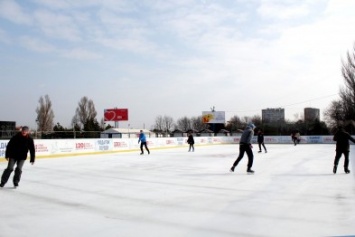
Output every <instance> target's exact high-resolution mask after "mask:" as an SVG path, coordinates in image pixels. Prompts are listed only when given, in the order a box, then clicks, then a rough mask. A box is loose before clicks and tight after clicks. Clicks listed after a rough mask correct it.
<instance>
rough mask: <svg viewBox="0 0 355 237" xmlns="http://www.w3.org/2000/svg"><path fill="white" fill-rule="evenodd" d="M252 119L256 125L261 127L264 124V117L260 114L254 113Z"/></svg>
mask: <svg viewBox="0 0 355 237" xmlns="http://www.w3.org/2000/svg"><path fill="white" fill-rule="evenodd" d="M251 121H252V122H253V123H254V124H255V126H257V127H260V126H262V119H261V116H260V115H254V116H253V117H252V118H251Z"/></svg>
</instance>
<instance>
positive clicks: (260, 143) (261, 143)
mask: <svg viewBox="0 0 355 237" xmlns="http://www.w3.org/2000/svg"><path fill="white" fill-rule="evenodd" d="M261 145H262V146H263V147H264V150H265V151H266V147H265V144H264V143H263V142H259V151H261Z"/></svg>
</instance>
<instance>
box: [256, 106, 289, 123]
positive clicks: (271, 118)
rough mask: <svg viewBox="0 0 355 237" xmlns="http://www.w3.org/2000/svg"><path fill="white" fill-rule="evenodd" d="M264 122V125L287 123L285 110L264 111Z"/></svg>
mask: <svg viewBox="0 0 355 237" xmlns="http://www.w3.org/2000/svg"><path fill="white" fill-rule="evenodd" d="M262 122H263V123H278V122H285V109H283V108H273V109H263V110H262Z"/></svg>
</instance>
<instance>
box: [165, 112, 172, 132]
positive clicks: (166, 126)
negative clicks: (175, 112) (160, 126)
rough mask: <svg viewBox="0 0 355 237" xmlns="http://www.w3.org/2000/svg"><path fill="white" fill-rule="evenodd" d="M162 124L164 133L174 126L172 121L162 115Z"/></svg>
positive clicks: (170, 118)
mask: <svg viewBox="0 0 355 237" xmlns="http://www.w3.org/2000/svg"><path fill="white" fill-rule="evenodd" d="M163 123H164V131H165V132H166V133H169V132H170V131H171V130H172V127H173V125H174V119H173V118H172V117H170V116H167V115H164V118H163Z"/></svg>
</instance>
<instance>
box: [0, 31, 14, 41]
mask: <svg viewBox="0 0 355 237" xmlns="http://www.w3.org/2000/svg"><path fill="white" fill-rule="evenodd" d="M0 42H3V43H6V44H10V43H11V40H10V37H9V36H8V34H7V32H6V31H4V30H2V29H1V28H0Z"/></svg>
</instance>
